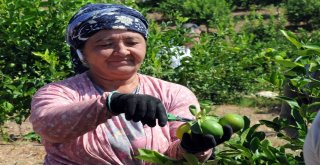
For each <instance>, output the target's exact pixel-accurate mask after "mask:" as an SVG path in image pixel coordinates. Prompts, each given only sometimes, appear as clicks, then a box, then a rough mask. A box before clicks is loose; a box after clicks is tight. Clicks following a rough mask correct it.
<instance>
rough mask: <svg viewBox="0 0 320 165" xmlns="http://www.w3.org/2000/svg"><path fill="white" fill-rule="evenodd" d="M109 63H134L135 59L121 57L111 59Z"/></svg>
mask: <svg viewBox="0 0 320 165" xmlns="http://www.w3.org/2000/svg"><path fill="white" fill-rule="evenodd" d="M109 63H110V64H112V65H132V64H133V63H134V60H133V59H130V58H120V59H113V60H109Z"/></svg>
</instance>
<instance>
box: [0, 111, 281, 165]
mask: <svg viewBox="0 0 320 165" xmlns="http://www.w3.org/2000/svg"><path fill="white" fill-rule="evenodd" d="M214 109H215V110H214V113H215V114H216V115H223V114H226V113H237V114H241V115H245V116H247V117H248V118H249V119H250V121H251V124H252V125H253V124H256V123H259V120H262V119H265V120H272V119H273V118H275V117H276V116H278V109H279V108H277V107H275V108H273V109H272V110H268V109H265V108H264V109H261V108H252V107H241V106H235V105H219V106H215V107H214ZM259 129H260V130H263V131H264V132H266V134H267V136H268V138H269V139H270V140H271V141H272V143H273V145H274V146H278V145H281V144H283V143H284V141H283V140H281V139H279V138H277V137H276V136H275V132H274V131H273V130H271V129H269V128H267V127H260V128H259ZM5 131H6V132H7V133H8V134H9V135H11V136H10V137H11V141H12V142H6V141H3V140H2V141H0V165H36V164H42V163H43V159H44V156H45V150H44V147H43V146H42V145H41V144H39V143H37V142H31V141H26V140H22V138H20V137H21V135H23V134H27V133H30V132H32V126H31V124H30V123H29V122H28V121H26V122H23V123H22V125H17V124H16V123H14V122H8V123H6V124H5Z"/></svg>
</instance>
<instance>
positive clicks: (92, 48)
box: [82, 30, 146, 80]
mask: <svg viewBox="0 0 320 165" xmlns="http://www.w3.org/2000/svg"><path fill="white" fill-rule="evenodd" d="M82 51H83V54H84V58H85V61H86V63H87V64H88V65H89V68H90V72H91V73H92V74H94V76H99V77H101V78H104V79H116V80H121V79H126V78H130V77H131V76H132V75H134V74H136V73H137V71H138V69H139V68H140V66H141V64H142V62H143V60H144V57H145V54H146V41H145V39H144V38H143V36H142V35H141V34H139V33H136V32H131V31H127V30H100V31H98V32H97V33H95V34H94V35H92V36H91V37H90V38H89V39H88V40H87V41H86V43H85V45H84V48H83V50H82Z"/></svg>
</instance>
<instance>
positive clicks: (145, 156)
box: [135, 149, 179, 165]
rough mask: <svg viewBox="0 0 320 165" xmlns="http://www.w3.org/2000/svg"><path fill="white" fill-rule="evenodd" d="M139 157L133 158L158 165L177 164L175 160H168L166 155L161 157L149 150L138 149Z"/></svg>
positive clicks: (159, 154)
mask: <svg viewBox="0 0 320 165" xmlns="http://www.w3.org/2000/svg"><path fill="white" fill-rule="evenodd" d="M138 152H139V155H138V156H135V158H137V159H140V160H144V161H147V162H149V163H156V164H160V165H167V164H168V163H174V162H179V161H178V160H176V159H173V158H170V157H168V156H166V155H163V154H161V153H159V152H157V151H153V150H149V149H139V150H138Z"/></svg>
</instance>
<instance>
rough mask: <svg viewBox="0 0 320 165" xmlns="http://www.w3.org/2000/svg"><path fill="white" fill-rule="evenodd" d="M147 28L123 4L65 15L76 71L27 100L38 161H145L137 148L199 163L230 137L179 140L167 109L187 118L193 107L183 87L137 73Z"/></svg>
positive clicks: (194, 102)
mask: <svg viewBox="0 0 320 165" xmlns="http://www.w3.org/2000/svg"><path fill="white" fill-rule="evenodd" d="M147 29H148V24H147V21H146V19H145V18H144V17H143V16H142V15H141V14H140V13H139V12H138V11H136V10H134V9H132V8H129V7H126V6H122V5H114V4H88V5H86V6H84V7H82V8H81V9H80V11H78V12H77V13H76V14H75V15H74V16H73V17H72V18H71V20H70V22H69V24H68V27H67V32H66V33H67V37H66V38H67V39H66V40H67V43H68V44H69V45H70V47H71V48H72V50H76V54H77V56H73V64H74V65H75V69H76V72H79V74H77V75H75V76H73V77H70V78H68V79H65V80H62V81H60V82H53V83H50V84H47V85H45V86H44V87H42V88H41V89H39V90H38V91H37V92H36V94H35V95H34V97H33V99H32V108H31V118H30V121H31V122H32V125H33V128H34V130H35V132H36V133H38V134H39V135H40V136H41V138H42V143H43V144H44V146H45V149H46V152H47V155H46V157H45V162H44V164H55V165H56V164H81V165H82V164H112V165H116V164H143V162H142V161H140V160H137V159H135V158H134V156H136V155H137V154H138V149H140V148H146V149H152V150H155V151H158V152H160V153H164V154H166V155H168V156H170V157H173V158H178V159H179V158H182V154H183V153H185V152H189V153H194V154H195V155H197V156H198V157H199V159H201V160H205V159H208V156H210V154H211V152H212V149H213V148H214V147H215V146H216V145H218V144H220V143H222V142H223V141H225V140H228V139H229V138H230V136H231V134H232V129H230V127H225V130H226V131H225V132H226V133H225V136H224V137H223V138H222V139H214V137H213V136H209V135H196V134H195V135H192V138H191V136H190V135H189V134H185V135H184V136H183V138H182V140H180V139H177V137H176V136H175V131H176V129H177V127H179V125H181V124H183V123H181V122H170V123H168V122H167V120H168V119H167V116H166V114H167V112H170V113H172V114H175V115H180V116H183V117H188V118H192V117H193V116H192V115H191V114H190V112H189V110H188V107H189V106H190V105H196V107H197V108H198V109H199V103H198V101H197V99H196V97H195V95H194V94H193V93H192V92H191V91H190V90H188V89H187V88H186V87H184V86H181V85H178V84H173V83H170V82H166V81H163V80H160V79H157V78H154V77H150V76H147V75H143V74H139V73H138V70H139V68H140V66H141V64H142V62H143V60H144V58H145V54H146V39H147V34H148V30H147ZM83 71H84V72H83ZM80 72H83V73H80Z"/></svg>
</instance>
